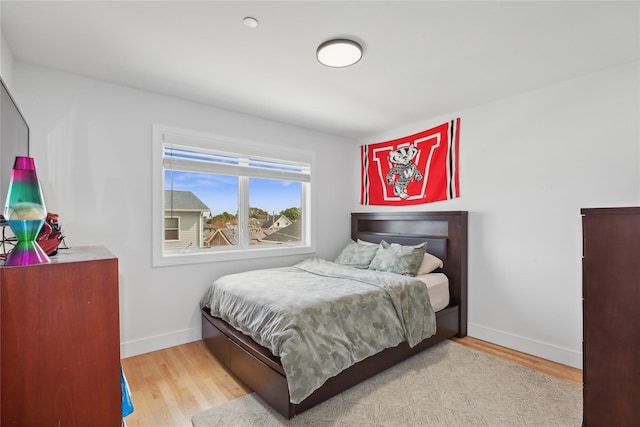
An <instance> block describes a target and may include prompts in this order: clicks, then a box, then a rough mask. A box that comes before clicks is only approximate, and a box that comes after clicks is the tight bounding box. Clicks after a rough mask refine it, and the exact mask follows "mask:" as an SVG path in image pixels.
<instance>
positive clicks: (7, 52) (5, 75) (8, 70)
mask: <svg viewBox="0 0 640 427" xmlns="http://www.w3.org/2000/svg"><path fill="white" fill-rule="evenodd" d="M0 76H1V77H2V80H3V81H4V83H5V84H6V85H7V88H8V89H9V91H11V89H12V86H13V55H12V53H11V49H9V45H8V44H7V41H6V39H5V37H4V34H3V33H2V28H0Z"/></svg>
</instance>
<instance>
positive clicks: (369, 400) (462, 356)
mask: <svg viewBox="0 0 640 427" xmlns="http://www.w3.org/2000/svg"><path fill="white" fill-rule="evenodd" d="M191 421H192V423H193V425H194V427H213V426H238V427H243V426H247V427H248V426H436V427H449V426H451V427H466V426H469V427H482V426H486V427H502V426H504V427H515V426H536V427H569V426H572V427H579V426H580V425H581V423H582V387H579V386H576V385H573V384H570V383H567V382H564V381H561V380H558V379H556V378H553V377H550V376H547V375H545V374H542V373H540V372H537V371H534V370H531V369H528V368H525V367H522V366H520V365H516V364H513V363H510V362H507V361H504V360H502V359H498V358H495V357H492V356H489V355H487V354H484V353H480V352H478V351H475V350H471V349H469V348H466V347H464V346H462V345H460V344H457V343H455V342H453V341H448V340H447V341H444V342H442V343H440V344H438V345H436V346H434V347H432V348H430V349H428V350H426V351H424V352H423V353H421V354H418V355H416V356H413V357H412V358H410V359H408V360H406V361H404V362H402V363H401V364H399V365H396V366H394V367H392V368H390V369H388V370H386V371H384V372H382V373H380V374H378V375H377V376H375V377H373V378H370V379H369V380H367V381H365V382H363V383H361V384H359V385H357V386H355V387H353V388H351V389H349V390H347V391H345V392H343V393H341V394H339V395H337V396H335V397H333V398H332V399H330V400H328V401H326V402H324V403H321V404H320V405H318V406H316V407H314V408H312V409H310V410H308V411H306V412H303V413H302V414H300V415H298V416H296V417H294V418H293V419H291V420H286V419H285V418H283V417H282V416H281V415H280V414H278V413H277V412H275V411H274V410H273V409H271V407H269V406H268V405H267V404H266V403H264V402H263V401H262V400H261V399H260V398H259V397H258V396H257V395H255V394H253V393H252V394H249V395H247V396H243V397H241V398H239V399H235V400H232V401H230V402H227V403H224V404H222V405H219V406H215V407H213V408H211V409H208V410H206V411H204V412H202V413H200V414H198V415H196V416H194V417H193V418H192V420H191Z"/></svg>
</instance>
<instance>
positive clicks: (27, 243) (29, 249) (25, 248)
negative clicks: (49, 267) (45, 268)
mask: <svg viewBox="0 0 640 427" xmlns="http://www.w3.org/2000/svg"><path fill="white" fill-rule="evenodd" d="M47 262H51V260H50V259H49V257H48V256H47V254H46V253H45V252H44V251H43V250H42V248H41V247H40V245H39V244H38V243H37V242H36V241H35V240H18V242H17V243H16V245H15V246H14V248H13V250H11V252H9V255H8V256H7V260H6V261H5V263H4V265H5V266H12V265H30V264H44V263H47Z"/></svg>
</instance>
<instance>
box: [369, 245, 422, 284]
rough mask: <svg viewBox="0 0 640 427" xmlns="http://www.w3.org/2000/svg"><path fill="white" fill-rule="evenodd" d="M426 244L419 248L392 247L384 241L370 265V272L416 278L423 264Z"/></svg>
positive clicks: (418, 246)
mask: <svg viewBox="0 0 640 427" xmlns="http://www.w3.org/2000/svg"><path fill="white" fill-rule="evenodd" d="M426 246H427V245H426V244H421V245H417V246H402V245H396V244H393V245H390V244H389V243H387V242H385V241H382V242H380V247H379V249H378V252H376V255H375V257H373V259H372V260H371V264H369V269H370V270H378V271H388V272H390V273H397V274H403V275H405V276H415V275H416V273H417V272H418V269H419V268H420V264H422V259H423V258H424V253H425V249H426Z"/></svg>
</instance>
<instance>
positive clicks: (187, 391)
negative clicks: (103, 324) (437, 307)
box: [122, 337, 582, 427]
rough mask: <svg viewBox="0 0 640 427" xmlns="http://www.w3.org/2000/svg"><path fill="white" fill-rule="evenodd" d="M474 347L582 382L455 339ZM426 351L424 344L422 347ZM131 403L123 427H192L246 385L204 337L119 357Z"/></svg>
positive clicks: (551, 366)
mask: <svg viewBox="0 0 640 427" xmlns="http://www.w3.org/2000/svg"><path fill="white" fill-rule="evenodd" d="M454 341H456V342H457V343H459V344H462V345H465V346H467V347H469V348H473V349H474V350H477V351H482V352H484V353H487V354H490V355H492V356H495V357H499V358H502V359H505V360H508V361H510V362H513V363H518V364H520V365H522V366H526V367H528V368H531V369H535V370H537V371H540V372H543V373H545V374H547V375H550V376H554V377H556V378H559V379H561V380H563V381H567V382H570V383H573V384H577V385H582V371H581V370H580V369H575V368H572V367H569V366H565V365H561V364H558V363H555V362H551V361H548V360H544V359H540V358H538V357H535V356H531V355H528V354H525V353H521V352H518V351H515V350H511V349H508V348H505V347H501V346H498V345H495V344H491V343H488V342H485V341H481V340H478V339H476V338H472V337H465V338H456V339H454ZM427 351H428V350H427ZM122 367H123V369H124V372H125V375H126V376H127V381H128V382H129V387H130V388H131V394H132V400H133V404H134V407H135V410H134V412H133V414H131V415H129V416H128V417H127V418H126V422H127V426H128V427H151V426H153V427H191V417H192V416H193V415H195V414H197V413H199V412H201V411H204V410H205V409H208V408H210V407H212V406H214V405H217V404H220V403H224V402H228V401H230V400H233V399H236V398H238V397H241V396H244V395H245V394H248V393H250V392H251V391H250V390H249V389H248V388H247V387H246V386H245V385H244V384H243V383H242V382H240V380H238V379H237V378H236V377H235V376H234V375H233V374H231V373H230V372H228V371H227V370H226V369H225V368H224V367H223V366H222V365H220V364H219V363H218V361H217V360H216V359H215V357H213V356H212V355H211V353H210V352H209V350H208V349H207V347H206V345H205V344H204V342H203V341H195V342H192V343H188V344H183V345H179V346H176V347H171V348H168V349H164V350H160V351H155V352H152V353H147V354H142V355H139V356H134V357H130V358H126V359H123V360H122Z"/></svg>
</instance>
